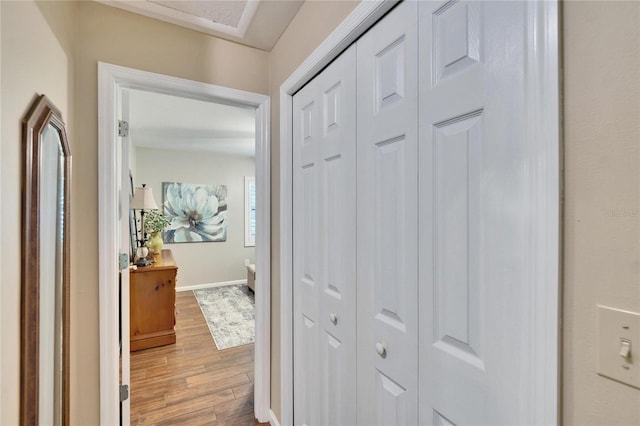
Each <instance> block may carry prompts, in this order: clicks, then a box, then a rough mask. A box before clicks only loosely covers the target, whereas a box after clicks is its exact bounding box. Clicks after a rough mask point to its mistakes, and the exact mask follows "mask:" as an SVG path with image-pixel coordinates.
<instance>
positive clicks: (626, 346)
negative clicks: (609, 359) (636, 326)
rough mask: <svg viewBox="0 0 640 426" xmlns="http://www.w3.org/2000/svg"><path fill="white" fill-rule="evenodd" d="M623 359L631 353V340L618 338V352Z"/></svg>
mask: <svg viewBox="0 0 640 426" xmlns="http://www.w3.org/2000/svg"><path fill="white" fill-rule="evenodd" d="M618 355H620V356H621V357H622V358H623V359H627V358H629V356H630V355H631V341H630V340H627V339H620V352H619V353H618Z"/></svg>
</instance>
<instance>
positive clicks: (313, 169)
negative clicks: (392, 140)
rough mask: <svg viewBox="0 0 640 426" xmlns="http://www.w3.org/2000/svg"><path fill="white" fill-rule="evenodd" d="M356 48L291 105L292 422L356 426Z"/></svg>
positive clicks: (342, 57)
mask: <svg viewBox="0 0 640 426" xmlns="http://www.w3.org/2000/svg"><path fill="white" fill-rule="evenodd" d="M355 59H356V55H355V46H352V47H351V48H350V49H348V50H347V51H345V52H344V53H343V54H342V55H341V56H340V57H339V58H338V59H336V60H335V61H334V62H333V63H332V64H331V65H330V66H329V67H327V68H326V69H325V70H324V71H323V72H322V73H321V74H320V75H318V76H317V77H316V78H315V79H313V80H312V81H311V82H309V83H308V84H307V85H306V86H305V87H304V88H302V89H301V90H300V91H299V92H298V93H297V94H296V95H295V96H294V98H293V168H294V174H293V177H294V180H293V182H294V187H293V217H294V224H293V235H294V271H293V272H294V367H295V368H294V392H295V393H294V407H295V411H294V413H295V414H294V422H295V424H306V425H353V424H355V422H356V399H355V398H356V312H355V306H356V265H355V261H354V259H355V253H356V199H355V192H356V171H355V170H356V169H355V168H356V140H355V138H356V133H355V132H356V124H355V99H356V96H355V92H356V82H355V77H356V74H355Z"/></svg>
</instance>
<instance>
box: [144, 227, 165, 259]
mask: <svg viewBox="0 0 640 426" xmlns="http://www.w3.org/2000/svg"><path fill="white" fill-rule="evenodd" d="M147 246H148V247H149V248H150V249H151V250H153V254H154V256H155V255H158V254H160V251H161V250H162V246H163V243H162V232H154V233H152V234H151V238H149V242H148V243H147Z"/></svg>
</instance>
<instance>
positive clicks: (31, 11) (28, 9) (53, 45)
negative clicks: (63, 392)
mask: <svg viewBox="0 0 640 426" xmlns="http://www.w3.org/2000/svg"><path fill="white" fill-rule="evenodd" d="M0 9H1V10H2V13H1V15H2V18H1V19H2V23H1V24H0V28H1V31H2V35H1V40H2V45H1V48H0V51H1V52H2V61H1V62H2V65H1V66H2V71H1V76H2V79H1V81H0V86H1V87H2V97H1V100H0V102H1V104H2V107H1V110H2V115H1V126H0V127H1V136H0V140H1V145H0V151H1V155H0V158H1V159H2V163H1V167H0V174H1V175H2V178H1V182H2V186H1V189H0V193H1V194H2V211H1V213H0V214H1V225H0V227H1V228H0V229H1V232H2V239H1V240H0V250H1V251H0V258H1V259H2V270H1V271H0V283H1V284H0V315H1V317H0V323H1V324H2V326H1V327H0V342H2V358H1V361H0V377H1V378H2V381H1V383H0V386H1V387H0V394H1V395H2V397H1V398H0V424H2V425H15V424H18V422H19V411H18V404H19V399H20V392H19V390H20V381H19V373H20V279H21V278H20V265H21V251H20V249H21V240H22V237H21V202H22V196H21V182H22V173H23V170H22V136H21V135H22V131H21V120H22V118H23V117H24V115H25V113H26V112H27V109H28V108H29V106H30V104H31V102H32V101H33V100H34V99H35V97H36V96H37V95H40V94H46V95H47V97H49V98H50V99H51V101H52V102H53V103H54V104H55V105H56V106H57V107H58V108H59V109H60V110H61V112H62V117H63V119H64V120H65V122H66V124H67V132H68V136H69V139H70V145H71V151H72V152H73V151H74V150H75V148H76V147H77V144H76V143H74V141H75V137H74V136H75V133H74V109H75V102H74V94H75V91H74V78H75V73H74V63H75V48H76V31H75V30H76V27H75V23H76V7H75V5H74V4H73V3H70V2H43V3H34V2H6V1H3V2H0ZM72 388H73V387H72ZM73 390H74V392H77V388H73Z"/></svg>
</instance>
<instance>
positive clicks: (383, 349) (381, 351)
mask: <svg viewBox="0 0 640 426" xmlns="http://www.w3.org/2000/svg"><path fill="white" fill-rule="evenodd" d="M376 352H378V355H380V356H381V357H382V358H386V356H387V345H385V344H384V343H382V342H378V343H376Z"/></svg>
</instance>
